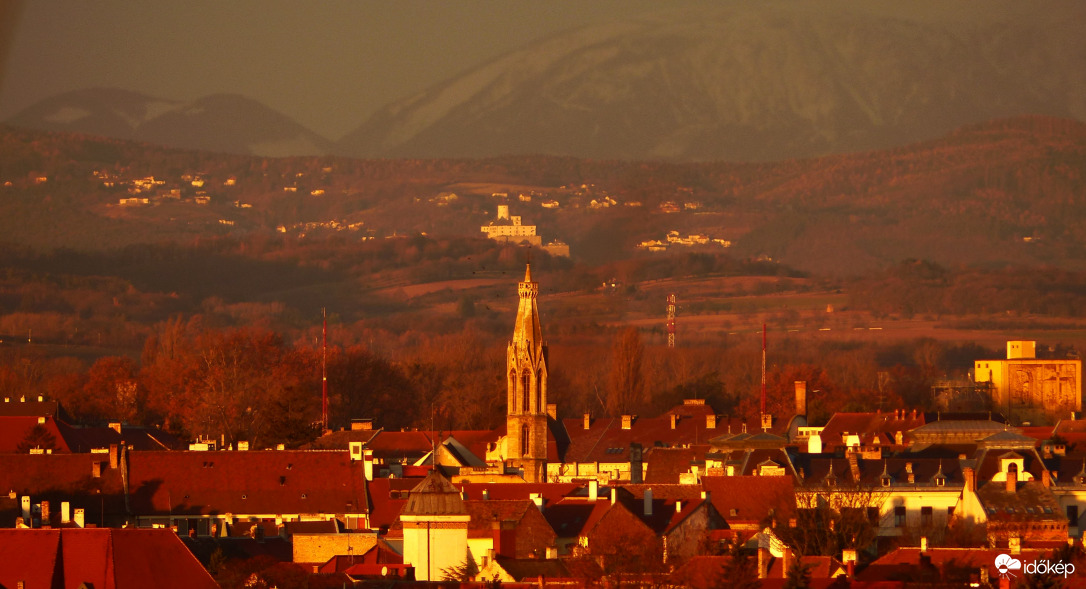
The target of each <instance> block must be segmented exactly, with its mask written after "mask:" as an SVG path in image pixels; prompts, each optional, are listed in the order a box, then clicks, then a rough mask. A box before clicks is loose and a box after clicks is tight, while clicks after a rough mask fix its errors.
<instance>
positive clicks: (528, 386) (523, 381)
mask: <svg viewBox="0 0 1086 589" xmlns="http://www.w3.org/2000/svg"><path fill="white" fill-rule="evenodd" d="M520 393H521V399H522V400H523V403H522V405H521V410H522V411H524V412H525V413H530V412H531V410H532V409H531V407H530V406H529V405H528V401H529V400H530V399H531V394H532V373H531V372H528V370H527V369H525V370H524V372H522V373H521V375H520Z"/></svg>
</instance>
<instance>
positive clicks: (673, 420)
mask: <svg viewBox="0 0 1086 589" xmlns="http://www.w3.org/2000/svg"><path fill="white" fill-rule="evenodd" d="M668 417H670V418H671V429H675V424H676V423H678V422H679V416H678V415H675V414H674V413H672V414H671V415H668Z"/></svg>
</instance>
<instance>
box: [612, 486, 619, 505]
mask: <svg viewBox="0 0 1086 589" xmlns="http://www.w3.org/2000/svg"><path fill="white" fill-rule="evenodd" d="M617 501H618V489H616V488H615V487H611V505H614V504H615V503H616V502H617Z"/></svg>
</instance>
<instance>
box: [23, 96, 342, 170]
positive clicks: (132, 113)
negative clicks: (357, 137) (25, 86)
mask: <svg viewBox="0 0 1086 589" xmlns="http://www.w3.org/2000/svg"><path fill="white" fill-rule="evenodd" d="M6 122H7V123H8V124H10V125H13V126H17V127H25V128H29V129H38V130H43V131H56V132H71V133H85V134H89V135H100V136H103V137H114V138H117V139H126V140H132V141H141V142H145V143H154V144H159V145H165V146H170V147H175V148H179V149H196V150H204V151H216V152H223V153H234V154H243V155H254V156H266V157H287V156H315V155H324V154H327V153H329V152H331V151H333V147H332V142H330V141H329V140H328V139H326V138H324V137H321V136H320V135H318V134H317V133H314V132H312V131H310V130H308V129H306V128H305V127H303V126H302V125H300V124H299V123H297V122H295V121H294V120H292V119H290V118H289V117H287V116H286V115H284V114H282V113H280V112H278V111H275V110H273V109H271V108H269V107H267V106H265V105H264V104H262V103H260V102H258V101H256V100H253V99H251V98H247V97H244V96H241V95H237V94H212V95H208V96H204V97H201V98H198V99H196V100H193V101H188V102H185V101H177V100H166V99H161V98H156V97H152V96H148V95H146V94H143V93H141V92H135V91H130V90H123V89H118V88H89V89H83V90H75V91H72V92H67V93H64V94H60V95H57V96H53V97H50V98H47V99H45V100H42V101H41V102H38V103H37V104H35V105H32V106H30V107H28V108H26V109H24V110H22V111H20V112H19V113H17V114H16V115H14V116H13V117H11V118H10V119H8V121H6Z"/></svg>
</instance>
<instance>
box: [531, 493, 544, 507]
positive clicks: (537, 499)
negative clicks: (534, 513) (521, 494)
mask: <svg viewBox="0 0 1086 589" xmlns="http://www.w3.org/2000/svg"><path fill="white" fill-rule="evenodd" d="M529 497H530V498H531V500H532V503H535V506H536V507H538V508H539V511H543V493H531V494H530V495H529Z"/></svg>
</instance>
